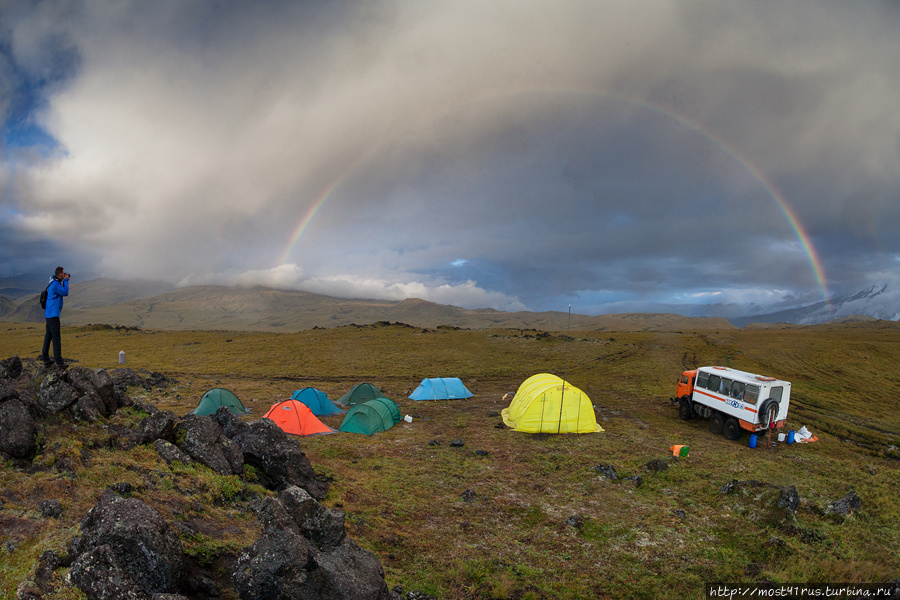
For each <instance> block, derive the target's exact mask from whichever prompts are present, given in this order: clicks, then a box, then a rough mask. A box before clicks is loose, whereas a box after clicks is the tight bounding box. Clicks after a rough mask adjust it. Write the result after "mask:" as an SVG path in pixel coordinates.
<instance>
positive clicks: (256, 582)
mask: <svg viewBox="0 0 900 600" xmlns="http://www.w3.org/2000/svg"><path fill="white" fill-rule="evenodd" d="M259 516H260V521H261V522H262V523H263V525H264V526H265V532H264V533H263V535H262V536H261V537H260V538H259V539H258V540H257V541H256V543H254V544H253V546H252V547H251V548H248V549H246V550H244V551H243V552H242V553H241V555H240V556H239V557H238V560H237V563H236V565H235V569H234V572H233V574H232V582H233V583H234V588H235V590H236V591H237V593H238V596H239V597H240V598H242V599H243V600H264V599H265V600H288V599H298V600H299V599H303V598H318V599H322V600H389V599H390V598H392V597H394V595H393V594H392V593H391V592H390V591H389V590H388V587H387V584H386V583H385V581H384V570H383V569H382V567H381V563H380V562H379V561H378V559H377V558H376V557H375V555H374V554H372V553H371V552H368V551H366V550H363V549H362V548H360V547H359V546H358V545H357V544H356V543H355V542H353V540H351V539H349V538H347V537H346V533H345V530H344V517H343V514H342V513H339V512H335V511H331V510H329V509H328V508H326V507H324V506H322V505H321V504H319V503H318V502H317V501H316V500H315V499H313V498H312V497H311V496H310V495H309V494H308V493H306V492H305V491H304V490H302V489H300V488H298V487H296V486H288V487H286V488H285V489H283V490H282V491H281V492H280V493H279V494H278V497H277V498H267V499H266V500H265V501H264V502H263V504H262V506H261V507H260V511H259Z"/></svg>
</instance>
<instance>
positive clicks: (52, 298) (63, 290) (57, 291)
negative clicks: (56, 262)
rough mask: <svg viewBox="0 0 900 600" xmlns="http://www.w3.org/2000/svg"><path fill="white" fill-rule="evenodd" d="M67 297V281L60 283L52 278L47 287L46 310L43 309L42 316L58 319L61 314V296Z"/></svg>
mask: <svg viewBox="0 0 900 600" xmlns="http://www.w3.org/2000/svg"><path fill="white" fill-rule="evenodd" d="M68 295H69V280H68V279H63V280H62V281H60V280H58V279H55V278H52V279H50V285H49V286H48V287H47V308H45V309H44V316H45V317H47V318H48V319H49V318H50V317H58V316H59V313H61V312H62V307H63V296H68Z"/></svg>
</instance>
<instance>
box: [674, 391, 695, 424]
mask: <svg viewBox="0 0 900 600" xmlns="http://www.w3.org/2000/svg"><path fill="white" fill-rule="evenodd" d="M678 416H679V417H681V419H682V420H683V421H690V420H691V417H693V416H694V406H693V403H692V402H691V399H690V398H687V397H684V398H682V399H681V405H680V406H679V407H678Z"/></svg>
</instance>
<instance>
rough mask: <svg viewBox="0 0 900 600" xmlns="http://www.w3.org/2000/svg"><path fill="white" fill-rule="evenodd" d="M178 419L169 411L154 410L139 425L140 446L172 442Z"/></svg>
mask: <svg viewBox="0 0 900 600" xmlns="http://www.w3.org/2000/svg"><path fill="white" fill-rule="evenodd" d="M179 421H180V419H179V418H178V416H177V415H176V414H175V413H173V412H172V411H170V410H155V411H153V412H151V413H150V415H149V416H148V417H146V418H145V419H144V420H143V421H141V424H140V425H139V427H138V428H139V430H140V439H141V443H142V444H152V443H153V442H155V441H157V440H165V441H167V442H171V441H174V439H175V427H176V426H177V425H178V422H179Z"/></svg>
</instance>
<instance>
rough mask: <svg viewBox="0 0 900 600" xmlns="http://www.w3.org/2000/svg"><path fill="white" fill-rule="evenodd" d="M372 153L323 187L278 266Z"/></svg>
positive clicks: (302, 219) (288, 244)
mask: <svg viewBox="0 0 900 600" xmlns="http://www.w3.org/2000/svg"><path fill="white" fill-rule="evenodd" d="M374 151H375V150H374V148H373V149H371V150H369V151H368V152H366V153H364V154H363V155H362V156H360V157H359V158H358V159H356V160H355V161H353V163H351V165H350V167H349V168H347V169H345V170H344V171H343V172H342V173H340V174H339V175H338V176H337V177H335V179H334V180H333V181H332V182H331V183H329V184H328V185H327V186H326V187H325V191H323V192H322V193H321V194H319V196H318V197H317V198H316V199H315V201H314V202H313V203H312V204H311V205H310V207H309V209H308V210H307V211H306V213H305V214H304V215H303V218H301V219H300V222H299V223H297V227H295V228H294V232H293V233H292V234H291V237H290V240H289V241H288V243H287V246H285V248H284V251H282V253H281V257H280V258H279V259H278V265H279V266H280V265H284V264H285V263H287V261H288V259H289V258H290V256H291V253H292V252H293V251H294V246H296V245H297V242H299V241H300V238H301V237H303V232H305V231H306V228H307V227H309V224H310V223H311V222H312V220H313V217H315V216H316V213H317V212H319V209H320V208H322V206H324V204H325V202H326V201H327V200H328V198H330V197H331V195H332V194H333V193H334V191H335V190H336V189H338V188H339V187H340V185H341V184H342V183H343V182H344V180H345V179H347V178H348V177H349V176H350V175H351V174H352V173H353V172H354V171H355V170H356V168H357V167H358V166H359V165H361V164H362V163H364V162H365V161H366V160H367V159H368V158H369V156H371V155H372V154H373V153H374Z"/></svg>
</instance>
